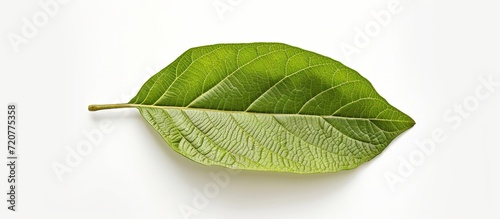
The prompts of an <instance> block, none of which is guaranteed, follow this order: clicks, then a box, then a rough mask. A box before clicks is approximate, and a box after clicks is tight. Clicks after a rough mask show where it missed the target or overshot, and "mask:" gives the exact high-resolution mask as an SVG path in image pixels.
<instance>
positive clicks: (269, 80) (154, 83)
mask: <svg viewBox="0 0 500 219" xmlns="http://www.w3.org/2000/svg"><path fill="white" fill-rule="evenodd" d="M129 104H132V105H134V106H135V107H137V108H138V109H139V111H140V112H141V115H142V116H143V117H144V119H145V120H146V121H148V122H149V123H150V125H151V126H153V127H154V128H155V130H156V131H157V132H158V133H159V134H160V135H161V136H162V137H163V138H164V139H165V141H166V142H167V143H168V144H169V145H170V146H171V147H172V148H173V149H174V150H175V151H176V152H178V153H180V154H182V155H183V156H185V157H187V158H189V159H191V160H193V161H195V162H198V163H202V164H205V165H219V166H225V167H228V168H236V169H249V170H264V171H286V172H294V173H322V172H337V171H340V170H346V169H352V168H355V167H357V166H359V165H360V164H362V163H364V162H366V161H368V160H370V159H372V158H373V157H375V156H377V155H378V154H379V153H381V152H382V151H383V149H385V147H387V145H388V144H389V143H390V142H391V141H392V140H393V139H394V138H395V137H397V136H398V135H399V134H401V133H402V132H404V131H406V130H407V129H409V128H411V127H412V126H413V125H414V124H415V122H414V121H413V119H411V118H410V117H409V116H407V115H406V114H404V113H402V112H401V111H399V110H398V109H396V108H394V107H393V106H391V105H390V104H389V103H388V102H387V101H386V100H385V99H384V98H383V97H381V96H380V95H379V94H378V93H377V92H376V91H375V89H374V88H373V86H372V85H371V83H370V82H369V81H368V80H366V79H365V78H364V77H362V76H361V75H359V73H357V72H356V71H354V70H352V69H350V68H348V67H346V66H344V65H342V64H341V63H340V62H337V61H335V60H333V59H330V58H328V57H325V56H322V55H319V54H316V53H313V52H310V51H306V50H302V49H300V48H297V47H292V46H289V45H286V44H280V43H250V44H217V45H211V46H203V47H197V48H192V49H189V50H188V51H186V52H185V53H183V54H182V55H181V56H180V57H179V58H178V59H176V60H175V61H174V62H173V63H172V64H170V65H168V66H167V67H166V68H164V69H163V70H161V71H160V72H159V73H158V74H156V75H154V76H153V77H152V78H151V79H150V80H148V81H147V82H146V83H145V84H144V86H143V87H142V88H141V90H140V91H139V92H138V94H137V95H136V96H135V97H134V98H132V100H131V101H130V102H129ZM200 121H202V122H201V123H200ZM245 121H246V122H245ZM247 123H248V124H247ZM189 124H190V125H189ZM220 124H226V125H225V126H220ZM249 124H250V125H249ZM206 127H211V128H210V129H207V128H206ZM214 130H216V131H214ZM193 133H197V134H194V136H195V137H193ZM234 133H236V134H234ZM233 135H234V136H233ZM235 142H236V143H235ZM254 150H255V151H254ZM266 151H267V152H266ZM257 152H258V153H257Z"/></svg>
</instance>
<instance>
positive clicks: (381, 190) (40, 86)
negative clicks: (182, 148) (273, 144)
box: [0, 0, 500, 218]
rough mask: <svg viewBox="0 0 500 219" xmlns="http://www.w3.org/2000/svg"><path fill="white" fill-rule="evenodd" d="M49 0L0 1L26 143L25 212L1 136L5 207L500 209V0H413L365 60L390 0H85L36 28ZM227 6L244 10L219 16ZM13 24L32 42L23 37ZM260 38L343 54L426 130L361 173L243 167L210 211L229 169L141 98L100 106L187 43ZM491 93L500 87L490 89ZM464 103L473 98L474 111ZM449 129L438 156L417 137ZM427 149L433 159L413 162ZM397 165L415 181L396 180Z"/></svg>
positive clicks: (414, 132) (330, 214)
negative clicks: (85, 149) (372, 29)
mask: <svg viewBox="0 0 500 219" xmlns="http://www.w3.org/2000/svg"><path fill="white" fill-rule="evenodd" d="M47 1H48V0H40V1H35V0H33V1H5V0H3V1H2V3H0V24H1V25H0V27H1V29H0V31H1V32H0V48H1V50H0V63H1V64H0V72H1V76H2V79H1V81H0V93H1V98H0V108H2V110H0V114H3V115H0V118H1V119H0V124H1V125H0V127H1V131H0V133H6V117H7V115H6V108H7V104H8V103H9V102H16V103H17V104H18V107H19V130H18V131H19V136H18V137H19V149H18V153H19V154H20V160H19V162H20V164H19V170H18V174H19V178H18V180H19V184H18V188H19V190H18V197H17V198H18V203H17V204H18V205H17V212H15V213H13V212H10V211H7V205H6V204H7V203H6V199H7V196H6V194H5V193H6V191H7V182H6V181H7V180H6V178H7V168H6V165H4V164H5V163H6V160H5V157H6V152H7V151H6V146H5V145H6V144H5V143H2V147H1V149H0V155H1V156H0V163H1V164H2V165H1V167H0V192H1V194H2V195H0V201H1V203H4V204H1V205H0V218H182V217H183V216H182V213H181V211H180V209H186V208H189V207H191V208H192V209H191V213H193V214H192V215H191V216H190V217H189V218H368V217H369V218H500V213H499V212H498V210H495V208H496V209H498V207H499V206H500V189H499V186H498V185H500V173H499V171H498V167H499V166H500V161H499V159H498V154H499V153H500V147H499V146H500V145H499V143H498V136H499V135H498V131H499V128H498V124H499V122H500V118H499V116H498V112H500V111H499V110H500V104H499V99H500V87H498V86H497V87H496V88H495V90H492V91H491V92H490V93H488V89H486V88H485V87H483V85H482V83H481V82H480V81H479V79H478V78H480V77H482V78H483V79H484V80H487V79H488V77H492V79H493V80H494V81H500V67H499V65H498V63H499V58H500V52H499V51H500V43H499V42H498V40H499V39H500V31H499V26H498V21H499V20H500V14H499V13H498V10H499V9H500V5H499V3H498V2H497V1H486V0H482V1H451V0H446V1H445V0H442V1H432V0H419V1H417V0H400V1H399V3H400V6H399V7H398V9H399V10H398V13H396V14H392V15H391V19H390V21H389V22H388V24H387V26H385V27H381V28H380V32H378V33H376V34H373V33H371V35H372V36H370V37H369V43H367V44H366V45H363V46H362V47H358V49H359V50H357V52H356V53H354V54H352V55H350V56H349V55H345V54H343V52H342V49H341V45H346V44H349V45H354V42H355V39H356V34H357V32H356V28H360V29H362V30H364V28H365V27H366V25H372V24H373V22H376V19H375V18H374V17H373V15H372V14H371V13H372V12H375V13H379V12H381V11H383V10H387V8H388V6H387V5H388V4H389V3H390V2H391V0H356V1H331V0H328V1H327V0H325V1H264V0H258V1H256V0H252V1H248V0H247V1H245V0H242V1H234V0H233V1H226V0H208V1H207V0H197V1H186V0H176V1H173V0H170V1H164V0H158V1H123V0H122V1H77V0H73V1H69V2H68V3H66V4H58V6H59V8H58V10H57V11H56V12H55V13H54V14H53V16H50V17H48V19H47V20H46V23H45V24H43V23H42V24H40V23H39V25H38V26H36V27H37V32H36V33H35V34H33V35H32V36H23V33H22V29H23V27H24V26H25V25H26V24H25V23H24V22H23V19H24V18H26V19H28V20H30V21H31V22H33V21H32V20H33V16H35V17H36V16H43V15H39V13H46V12H44V11H43V9H42V7H41V6H40V5H39V2H42V3H44V2H47ZM231 3H232V4H231ZM214 4H219V6H220V5H223V6H226V7H229V8H230V9H231V10H230V11H225V12H223V13H218V12H217V10H216V9H215V8H214ZM52 9H53V8H52ZM37 13H38V14H37ZM39 19H41V21H43V17H39ZM379 26H380V25H379ZM13 34H15V35H18V36H20V37H26V41H27V42H26V41H25V43H23V44H20V45H17V46H16V45H15V44H12V43H11V40H10V38H11V37H12V35H13ZM256 41H264V42H284V43H287V44H291V45H294V46H298V47H301V48H304V49H308V50H312V51H315V52H318V53H321V54H324V55H326V56H329V57H332V58H334V59H337V60H339V61H341V62H343V63H344V64H346V65H348V66H350V67H352V68H354V69H356V70H357V71H359V72H360V73H361V74H362V75H363V76H365V77H366V78H368V79H369V80H370V81H371V82H372V83H373V84H374V86H375V88H376V89H377V91H378V92H379V93H380V94H381V95H382V96H384V97H385V98H386V99H387V100H388V101H389V102H390V103H391V104H393V105H394V106H396V107H397V108H399V109H401V110H402V111H403V112H405V113H407V114H408V115H410V116H411V117H412V118H414V119H415V121H416V122H417V124H416V126H414V127H413V128H412V129H410V130H409V131H407V132H406V133H404V134H403V135H401V136H400V137H399V138H397V139H396V140H395V141H394V142H393V143H392V144H391V145H390V146H389V147H388V148H387V149H386V150H385V151H384V152H383V153H382V154H381V155H380V156H378V157H377V158H375V159H373V160H372V161H370V162H367V163H365V164H363V165H362V166H360V167H359V168H357V169H355V170H352V171H347V172H341V173H337V174H323V175H295V174H284V173H267V172H246V171H245V172H240V173H239V174H236V175H234V176H233V175H232V176H231V177H230V181H229V183H228V184H227V186H225V187H216V188H218V191H212V190H210V193H209V194H208V195H210V196H211V198H209V199H208V201H205V202H201V204H203V206H201V207H200V206H196V205H194V204H193V200H194V201H197V200H198V201H199V199H200V197H199V195H198V196H197V195H196V192H195V191H200V192H201V193H202V194H203V196H205V195H206V194H204V193H205V192H204V189H205V188H206V187H207V186H213V185H217V184H214V182H215V181H214V179H213V178H212V177H210V174H209V173H211V172H212V173H217V174H227V173H226V169H224V168H219V167H207V166H202V165H199V164H196V163H194V162H191V161H189V160H187V159H185V158H184V157H182V156H180V155H178V154H177V153H175V152H174V151H173V150H171V149H170V148H169V147H168V145H166V143H164V142H163V140H162V139H161V138H160V137H159V135H157V134H156V132H155V131H154V130H153V129H152V128H151V127H149V125H148V124H147V123H146V122H145V121H143V120H142V118H141V117H140V115H139V113H138V112H137V110H134V109H129V110H112V111H102V112H94V113H91V112H88V111H87V105H88V104H92V103H115V102H127V101H128V100H129V98H131V97H132V95H133V94H135V92H136V91H137V88H138V86H140V85H142V84H143V83H144V82H145V80H146V79H147V78H149V77H150V76H151V75H152V73H154V72H156V71H157V70H159V69H160V68H162V67H164V66H166V65H168V64H169V63H170V62H171V61H173V60H174V59H175V58H176V57H177V56H179V55H180V54H181V53H182V52H184V51H185V50H187V49H188V48H191V47H194V46H200V45H207V44H215V43H229V42H256ZM16 47H17V49H18V51H17V52H16ZM476 89H480V90H481V92H483V93H488V97H487V98H483V100H478V99H477V97H476V96H475V91H476ZM475 101H477V102H475ZM455 104H459V105H463V104H469V105H468V107H469V111H467V112H466V113H467V115H463V116H459V115H460V114H457V113H456V112H454V105H455ZM446 113H449V114H448V116H449V118H448V119H447V117H446V116H445V114H446ZM452 118H454V119H455V120H453V121H452V120H451V119H452ZM458 120H460V121H461V122H460V124H458V122H457V121H458ZM103 121H105V122H106V121H107V122H109V123H110V124H111V126H112V127H113V128H114V129H113V130H112V131H111V132H109V133H105V134H103V135H102V136H103V137H102V139H101V140H100V141H98V142H97V143H96V145H94V147H93V149H92V151H90V152H89V153H88V155H86V156H84V157H83V159H82V160H81V162H80V163H78V164H77V165H74V167H71V170H72V172H71V173H64V174H63V175H62V178H61V179H62V181H60V180H59V178H58V176H57V174H56V172H55V171H54V169H53V165H54V164H55V163H59V164H63V165H65V164H67V163H66V161H65V159H66V157H67V156H68V155H69V154H70V151H72V150H75V148H77V146H78V145H79V144H82V142H85V141H87V138H86V137H85V135H84V134H83V133H84V132H86V131H87V132H89V131H96V130H98V129H99V124H100V123H102V122H103ZM454 127H455V128H454ZM439 130H441V131H442V133H443V135H444V140H442V141H439V142H438V143H436V146H435V149H434V150H433V151H431V152H430V153H428V154H423V152H422V149H420V148H419V146H418V143H417V142H420V141H423V140H425V139H429V138H431V137H432V135H433V134H432V133H434V132H439ZM0 139H1V141H2V142H5V141H6V135H5V134H2V135H1V138H0ZM417 155H421V156H420V157H418V156H417ZM412 156H417V158H420V160H413V163H410V164H409V165H410V168H408V166H406V169H404V168H402V167H401V166H402V165H404V164H407V163H406V162H410V161H409V160H410V158H411V157H412ZM416 161H418V162H416ZM398 169H401V170H398ZM401 171H402V172H401ZM388 174H393V176H394V175H395V176H399V177H401V178H400V179H402V180H404V181H402V182H399V181H398V182H395V183H393V184H391V183H390V182H389V181H388V180H387V179H386V177H387V175H388ZM4 191H5V192H4Z"/></svg>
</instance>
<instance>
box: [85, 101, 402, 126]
mask: <svg viewBox="0 0 500 219" xmlns="http://www.w3.org/2000/svg"><path fill="white" fill-rule="evenodd" d="M138 107H142V108H156V109H176V110H199V111H204V112H220V113H233V114H250V115H270V116H299V117H309V116H310V117H322V118H334V119H335V118H338V119H352V120H368V121H387V122H402V123H412V122H411V121H406V120H397V119H395V120H393V119H378V118H361V117H360V118H356V117H347V116H333V115H314V114H298V113H261V112H249V111H236V110H218V109H208V108H194V107H183V106H158V105H144V104H135V103H119V104H106V105H91V106H89V110H91V111H97V110H102V109H113V108H138Z"/></svg>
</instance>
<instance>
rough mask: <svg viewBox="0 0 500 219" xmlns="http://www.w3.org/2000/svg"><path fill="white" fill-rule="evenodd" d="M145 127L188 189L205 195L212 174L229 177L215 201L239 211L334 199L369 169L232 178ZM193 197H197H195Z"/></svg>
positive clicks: (254, 173) (257, 173)
mask: <svg viewBox="0 0 500 219" xmlns="http://www.w3.org/2000/svg"><path fill="white" fill-rule="evenodd" d="M138 117H140V116H138ZM137 119H141V120H142V118H137ZM141 124H143V125H141V126H140V127H137V128H144V129H147V130H150V132H149V133H151V135H150V136H146V137H147V138H150V139H154V142H156V146H157V147H160V148H161V150H162V151H163V152H164V154H165V156H166V159H168V165H172V164H173V165H175V169H176V174H178V176H176V179H178V180H182V183H183V184H185V185H187V186H188V187H191V188H193V189H196V190H199V191H201V192H204V189H205V187H207V185H208V184H212V185H213V183H216V181H215V180H214V179H213V178H212V177H211V176H210V173H212V174H218V173H222V174H226V175H229V176H230V178H229V183H228V184H227V186H225V187H220V186H219V191H218V194H217V195H215V197H214V198H213V199H214V200H215V199H216V200H217V202H220V203H223V204H224V205H225V206H231V208H235V209H255V208H261V207H265V208H269V206H271V207H272V206H275V207H279V206H282V205H283V202H286V203H289V204H290V203H292V204H293V203H294V202H296V203H299V202H300V203H302V202H304V201H306V202H307V201H313V200H317V199H322V198H326V197H331V196H332V195H334V194H332V193H339V192H341V190H342V188H344V187H345V186H346V185H348V184H349V182H350V181H352V180H353V179H354V178H355V177H356V176H358V175H359V174H360V173H361V172H362V171H363V170H364V169H365V168H366V167H367V165H364V164H363V165H361V166H359V167H358V168H356V169H354V170H348V171H340V172H337V173H325V174H293V173H282V172H261V171H245V170H243V171H239V172H238V173H236V174H234V175H231V174H228V171H230V170H228V169H227V168H224V167H219V166H205V165H202V164H198V163H196V162H193V161H191V160H189V159H187V158H185V157H184V156H182V155H180V154H178V153H176V152H175V151H174V150H172V149H171V148H170V146H169V145H168V144H167V143H166V142H165V141H164V139H163V138H162V137H161V136H160V135H159V134H158V133H156V130H154V129H153V128H152V127H151V126H150V125H148V124H147V122H144V121H143V122H142V123H141ZM166 165H167V164H166ZM231 172H233V171H231ZM189 195H190V196H194V194H192V193H190V194H189Z"/></svg>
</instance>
